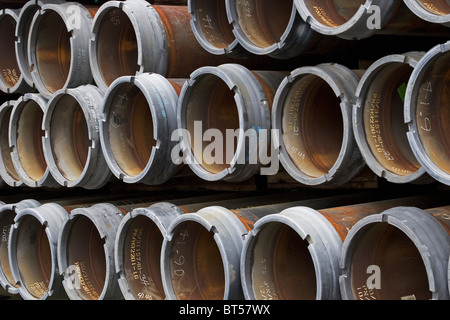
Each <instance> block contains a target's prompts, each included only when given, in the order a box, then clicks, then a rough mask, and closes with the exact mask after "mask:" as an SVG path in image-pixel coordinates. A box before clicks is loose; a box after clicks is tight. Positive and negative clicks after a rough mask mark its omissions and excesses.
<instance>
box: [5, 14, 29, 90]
mask: <svg viewBox="0 0 450 320" xmlns="http://www.w3.org/2000/svg"><path fill="white" fill-rule="evenodd" d="M19 13H20V10H19V9H1V11H0V39H1V43H0V57H1V58H0V72H1V75H0V90H1V91H3V92H5V93H26V92H28V91H30V90H31V87H30V86H29V85H28V84H27V83H26V82H25V81H24V77H23V76H22V73H21V71H20V68H19V65H18V61H17V58H16V50H15V32H16V25H17V23H18V19H19Z"/></svg>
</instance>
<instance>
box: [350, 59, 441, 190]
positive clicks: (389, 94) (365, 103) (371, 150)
mask: <svg viewBox="0 0 450 320" xmlns="http://www.w3.org/2000/svg"><path fill="white" fill-rule="evenodd" d="M422 57H423V52H408V53H405V54H395V55H388V56H385V57H382V58H381V59H378V60H377V61H375V62H374V63H373V64H372V65H371V66H370V67H369V68H368V69H367V70H366V72H365V73H364V75H363V77H362V78H361V80H360V82H359V85H358V87H357V88H356V101H355V105H354V106H353V132H354V133H355V139H356V143H357V144H358V147H359V149H360V151H361V154H362V156H363V158H364V160H365V162H366V164H367V165H368V167H369V168H370V169H371V170H372V171H373V172H374V173H375V174H376V175H377V176H379V177H382V178H385V179H386V180H387V181H389V182H393V183H410V182H415V183H421V182H423V183H425V182H433V181H434V180H433V179H432V178H431V177H430V176H429V175H428V174H427V173H426V171H425V169H424V168H423V167H421V166H420V164H419V162H418V161H417V159H416V158H415V156H414V153H413V151H412V150H411V147H410V145H409V143H408V138H407V136H406V133H407V131H408V126H407V125H406V124H405V123H404V101H405V91H406V86H407V83H408V80H409V77H410V76H411V73H412V71H413V69H414V67H415V66H416V64H417V63H418V61H419V60H420V59H421V58H422Z"/></svg>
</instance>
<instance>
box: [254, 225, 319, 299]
mask: <svg viewBox="0 0 450 320" xmlns="http://www.w3.org/2000/svg"><path fill="white" fill-rule="evenodd" d="M308 246H309V243H308V242H307V241H305V240H303V239H302V238H301V237H300V235H299V234H298V233H297V232H296V231H295V230H294V229H292V228H291V227H289V226H287V225H285V224H283V223H280V222H274V223H270V224H266V225H264V226H263V227H262V228H261V229H260V230H259V232H258V233H257V235H256V238H254V241H253V243H252V246H251V247H250V248H251V252H250V259H248V261H249V263H250V266H249V267H250V268H249V272H250V275H249V276H251V280H252V285H251V290H252V291H253V294H254V296H255V298H256V299H257V300H315V299H316V295H317V280H316V273H315V269H314V263H313V260H312V257H311V254H310V252H309V249H308Z"/></svg>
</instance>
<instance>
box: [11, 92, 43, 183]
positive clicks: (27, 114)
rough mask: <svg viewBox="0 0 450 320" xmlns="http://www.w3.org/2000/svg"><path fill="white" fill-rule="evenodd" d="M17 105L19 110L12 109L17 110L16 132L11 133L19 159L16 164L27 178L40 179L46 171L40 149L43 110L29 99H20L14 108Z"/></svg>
mask: <svg viewBox="0 0 450 320" xmlns="http://www.w3.org/2000/svg"><path fill="white" fill-rule="evenodd" d="M17 106H20V110H19V109H16V111H13V112H18V115H17V122H16V126H15V131H16V132H15V133H13V135H14V136H15V137H16V141H13V142H14V143H13V145H15V147H16V150H17V156H18V159H19V161H20V163H19V164H18V166H19V168H20V169H21V170H23V172H24V174H25V175H26V176H27V177H28V178H29V179H31V180H32V181H35V182H36V181H39V180H41V179H42V178H43V177H44V175H45V174H46V171H47V163H46V161H45V157H44V153H43V149H42V137H43V136H44V132H43V131H42V127H41V126H42V119H43V116H44V112H43V111H42V108H41V106H40V105H39V104H38V103H37V102H36V101H34V100H31V99H30V100H28V101H22V102H21V103H20V105H18V104H16V107H15V108H17ZM11 129H14V128H11ZM10 137H11V133H10ZM18 171H19V170H18ZM22 180H23V179H22Z"/></svg>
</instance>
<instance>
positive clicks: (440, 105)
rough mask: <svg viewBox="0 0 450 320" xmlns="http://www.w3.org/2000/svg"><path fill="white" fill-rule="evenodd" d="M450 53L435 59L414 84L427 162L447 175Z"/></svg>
mask: <svg viewBox="0 0 450 320" xmlns="http://www.w3.org/2000/svg"><path fill="white" fill-rule="evenodd" d="M449 64H450V52H446V53H444V54H442V55H441V56H439V57H438V58H436V60H435V61H434V62H433V63H432V65H431V66H430V67H429V68H428V69H426V70H425V71H424V73H423V75H422V76H420V79H418V83H417V91H416V92H417V94H416V96H415V97H412V103H415V104H416V114H415V117H416V122H417V127H418V128H417V130H418V135H419V137H420V140H421V143H422V146H423V148H424V150H425V152H426V154H427V155H428V157H429V159H430V160H431V161H432V162H433V163H434V164H435V165H436V166H438V167H439V168H440V169H441V170H443V171H444V172H445V173H447V174H449V173H450V121H449V119H450V70H449V69H448V65H449Z"/></svg>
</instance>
